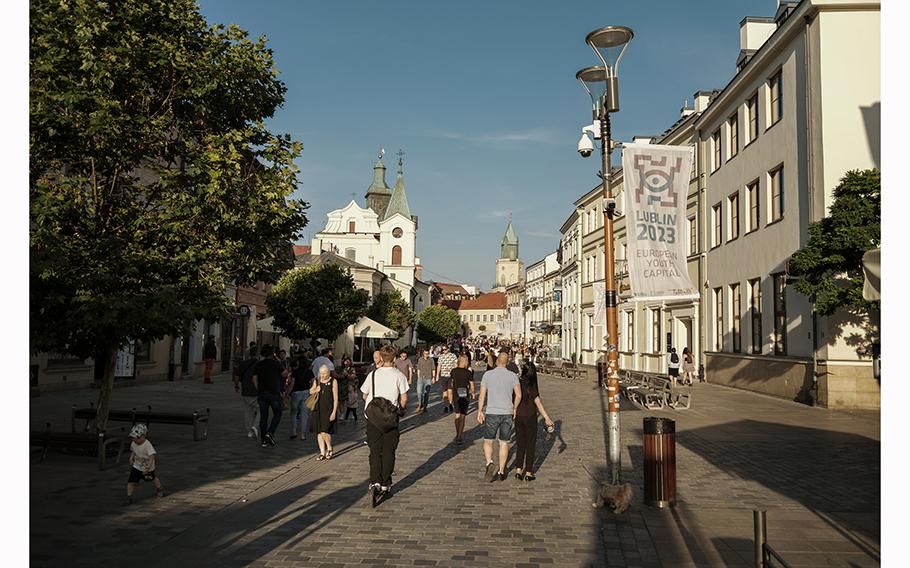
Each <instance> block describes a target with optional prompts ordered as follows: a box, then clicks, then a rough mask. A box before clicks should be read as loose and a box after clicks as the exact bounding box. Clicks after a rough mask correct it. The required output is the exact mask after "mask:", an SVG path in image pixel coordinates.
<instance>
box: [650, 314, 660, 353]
mask: <svg viewBox="0 0 910 568" xmlns="http://www.w3.org/2000/svg"><path fill="white" fill-rule="evenodd" d="M651 353H660V308H653V309H652V310H651Z"/></svg>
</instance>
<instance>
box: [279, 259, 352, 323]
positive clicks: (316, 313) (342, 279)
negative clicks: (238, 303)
mask: <svg viewBox="0 0 910 568" xmlns="http://www.w3.org/2000/svg"><path fill="white" fill-rule="evenodd" d="M368 301H369V294H367V292H366V290H359V289H358V288H356V287H355V286H354V278H353V277H352V276H351V274H350V272H348V271H347V270H346V269H344V268H342V267H340V266H338V265H335V264H313V265H310V266H306V267H304V268H296V269H294V270H291V271H290V272H288V273H287V274H285V275H284V276H282V277H281V279H279V280H278V283H277V284H275V286H274V287H273V288H272V290H271V292H269V294H268V296H266V298H265V305H266V307H267V308H268V311H269V314H270V315H271V316H272V317H273V318H274V319H273V320H272V325H274V326H275V327H277V328H279V329H281V330H283V331H284V333H285V334H287V336H288V337H290V338H292V339H303V338H305V337H321V338H324V339H328V340H330V341H331V340H333V339H335V338H336V337H338V336H339V335H341V334H342V333H344V330H345V329H347V327H348V326H349V325H351V324H353V323H355V322H356V321H357V320H358V319H360V317H361V316H362V315H363V314H364V312H365V311H366V307H367V302H368Z"/></svg>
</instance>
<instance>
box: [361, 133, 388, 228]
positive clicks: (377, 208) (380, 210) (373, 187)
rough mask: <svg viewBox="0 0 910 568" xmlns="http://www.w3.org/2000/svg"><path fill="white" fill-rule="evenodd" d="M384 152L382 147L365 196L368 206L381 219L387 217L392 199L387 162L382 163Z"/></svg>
mask: <svg viewBox="0 0 910 568" xmlns="http://www.w3.org/2000/svg"><path fill="white" fill-rule="evenodd" d="M384 154H385V151H384V150H382V149H380V150H379V159H378V160H376V165H375V166H373V183H371V184H370V187H369V189H367V194H366V196H365V197H366V201H367V208H368V209H372V210H373V212H374V213H376V214H377V215H379V220H380V221H382V220H383V219H384V218H385V212H386V209H388V207H389V201H391V199H392V190H391V189H390V188H389V186H388V185H387V184H386V182H385V164H383V163H382V156H383V155H384Z"/></svg>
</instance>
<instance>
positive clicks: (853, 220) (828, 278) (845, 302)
mask: <svg viewBox="0 0 910 568" xmlns="http://www.w3.org/2000/svg"><path fill="white" fill-rule="evenodd" d="M879 246H881V174H880V172H879V171H878V170H865V171H859V170H851V171H849V172H847V173H846V174H845V175H844V177H843V178H842V179H841V181H840V184H839V185H838V186H837V187H836V188H834V201H833V203H832V204H831V207H830V209H829V215H828V216H827V217H825V218H824V219H822V220H820V221H817V222H815V223H812V224H811V225H809V242H808V243H807V244H806V246H804V247H803V248H801V249H800V250H799V251H797V252H796V253H795V254H794V255H793V258H792V260H791V263H790V272H791V274H792V275H794V276H799V277H800V278H799V279H798V280H797V281H796V284H795V286H794V288H795V289H796V291H797V292H799V293H800V294H803V295H806V296H808V297H809V298H810V299H811V300H812V301H813V302H814V304H815V307H814V309H815V311H816V312H817V313H818V314H821V315H831V314H833V313H834V312H835V311H837V310H838V309H842V308H843V309H847V310H851V311H854V312H866V313H868V312H869V311H870V310H872V309H877V308H878V306H879V302H869V301H867V300H864V299H863V282H864V276H863V254H864V253H865V252H866V251H868V250H870V249H874V248H877V247H879Z"/></svg>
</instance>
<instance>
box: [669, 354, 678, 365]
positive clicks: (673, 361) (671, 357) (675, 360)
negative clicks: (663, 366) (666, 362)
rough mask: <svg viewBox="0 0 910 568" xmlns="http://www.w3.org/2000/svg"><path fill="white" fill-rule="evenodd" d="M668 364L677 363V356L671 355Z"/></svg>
mask: <svg viewBox="0 0 910 568" xmlns="http://www.w3.org/2000/svg"><path fill="white" fill-rule="evenodd" d="M670 362H671V363H679V355H677V354H676V353H671V354H670Z"/></svg>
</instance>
